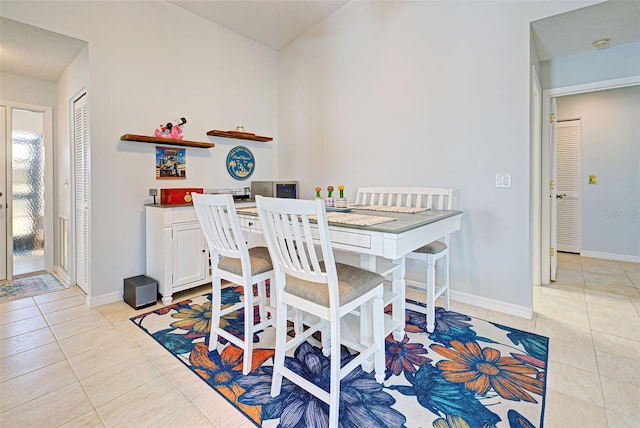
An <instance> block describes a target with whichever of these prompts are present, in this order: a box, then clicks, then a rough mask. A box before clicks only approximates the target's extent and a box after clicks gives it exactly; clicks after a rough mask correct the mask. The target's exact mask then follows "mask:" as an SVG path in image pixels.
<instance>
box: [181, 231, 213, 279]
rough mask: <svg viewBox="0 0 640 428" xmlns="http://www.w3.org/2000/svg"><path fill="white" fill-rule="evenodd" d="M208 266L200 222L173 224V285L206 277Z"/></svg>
mask: <svg viewBox="0 0 640 428" xmlns="http://www.w3.org/2000/svg"><path fill="white" fill-rule="evenodd" d="M208 268H209V266H208V263H207V250H206V244H205V240H204V236H203V235H202V231H201V230H200V224H198V223H197V222H195V223H182V224H178V225H175V226H173V286H174V287H178V286H181V285H184V284H188V283H190V282H194V281H199V280H201V279H204V278H205V277H206V276H207V270H208Z"/></svg>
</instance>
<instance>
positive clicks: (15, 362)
mask: <svg viewBox="0 0 640 428" xmlns="http://www.w3.org/2000/svg"><path fill="white" fill-rule="evenodd" d="M64 359H65V358H64V354H63V353H62V351H61V350H60V348H59V347H58V344H57V343H55V342H54V343H49V344H47V345H43V346H40V347H38V348H34V349H30V350H28V351H25V352H21V353H19V354H15V355H11V356H9V357H5V358H3V359H2V360H0V381H2V382H4V381H6V380H8V379H13V378H14V377H17V376H20V375H23V374H25V373H29V372H30V371H33V370H38V369H41V368H43V367H46V366H48V365H50V364H54V363H57V362H59V361H63V360H64Z"/></svg>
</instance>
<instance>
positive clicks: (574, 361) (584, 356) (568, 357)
mask: <svg viewBox="0 0 640 428" xmlns="http://www.w3.org/2000/svg"><path fill="white" fill-rule="evenodd" d="M549 360H550V361H557V362H559V363H562V364H566V365H568V366H571V367H576V368H579V369H583V370H587V371H590V372H592V373H598V364H597V363H596V355H595V352H594V350H593V347H591V346H588V347H586V346H577V345H575V344H573V343H569V342H565V341H563V340H560V339H553V340H550V341H549Z"/></svg>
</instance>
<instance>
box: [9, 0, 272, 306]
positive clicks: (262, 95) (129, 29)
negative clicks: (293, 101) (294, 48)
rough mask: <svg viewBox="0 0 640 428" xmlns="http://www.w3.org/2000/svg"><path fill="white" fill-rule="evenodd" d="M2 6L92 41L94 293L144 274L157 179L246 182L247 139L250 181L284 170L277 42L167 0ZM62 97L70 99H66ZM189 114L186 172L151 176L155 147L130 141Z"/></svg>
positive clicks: (114, 289)
mask: <svg viewBox="0 0 640 428" xmlns="http://www.w3.org/2000/svg"><path fill="white" fill-rule="evenodd" d="M2 15H3V16H6V17H8V18H10V19H14V20H16V21H20V22H24V23H27V24H30V25H35V26H39V27H42V28H45V29H47V30H50V31H56V32H59V33H62V34H66V35H69V36H72V37H76V38H78V39H81V40H86V41H87V42H88V43H89V83H88V86H89V91H90V92H89V115H90V130H91V134H90V140H91V141H90V145H91V146H90V152H91V164H90V171H91V195H90V216H91V220H90V222H91V226H90V242H91V248H90V297H91V299H92V302H93V303H101V302H105V301H109V300H112V299H114V298H121V296H122V283H123V282H122V281H123V278H126V277H130V276H135V275H139V274H142V273H144V272H145V228H144V204H145V203H149V202H150V201H151V198H150V197H149V196H148V189H149V188H162V187H207V188H216V187H243V186H244V185H245V182H238V181H235V180H233V179H232V178H231V177H230V176H229V174H228V173H227V172H226V169H225V159H226V155H227V153H228V151H229V150H230V149H231V148H232V147H234V146H236V145H240V144H242V145H245V146H247V147H249V148H250V149H251V150H252V151H253V153H254V155H255V157H256V171H255V173H254V174H253V176H252V178H253V179H261V178H263V177H269V178H272V177H274V176H275V175H276V173H277V149H278V134H277V131H278V129H277V117H278V114H277V96H278V94H277V62H276V61H277V57H276V53H275V51H273V50H272V49H269V48H266V47H264V46H261V45H259V44H257V43H256V42H254V41H252V40H250V39H248V38H245V37H243V36H240V35H238V34H237V33H234V32H232V31H230V30H228V29H225V28H223V27H221V26H218V25H216V24H213V23H211V22H210V21H207V20H204V19H202V18H199V17H197V16H195V15H193V14H191V13H190V12H188V11H185V10H184V9H181V8H179V7H176V6H174V5H171V4H169V3H166V2H144V1H141V2H56V1H43V2H14V1H3V4H2ZM61 102H62V101H61ZM182 116H184V117H186V118H187V120H188V123H187V124H186V125H185V126H184V128H183V130H184V138H185V139H188V140H196V141H212V142H215V143H216V147H214V148H211V149H198V148H187V161H186V164H187V179H186V180H180V181H176V180H156V179H155V145H153V144H144V143H136V142H122V141H120V136H121V135H123V134H126V133H133V134H143V135H152V134H153V130H154V129H155V128H156V127H157V126H158V125H160V124H161V123H163V122H168V121H170V120H173V119H175V118H177V117H182ZM239 123H242V124H243V125H244V126H245V129H246V130H247V131H248V132H255V133H257V134H260V135H269V136H273V137H274V141H272V142H269V143H252V142H245V141H244V140H241V141H237V140H231V139H222V138H209V137H207V136H206V132H207V131H208V130H211V129H223V130H227V129H233V128H234V127H235V125H237V124H239Z"/></svg>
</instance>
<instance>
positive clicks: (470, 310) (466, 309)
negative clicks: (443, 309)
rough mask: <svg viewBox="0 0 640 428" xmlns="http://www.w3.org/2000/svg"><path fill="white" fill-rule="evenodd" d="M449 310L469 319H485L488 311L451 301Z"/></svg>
mask: <svg viewBox="0 0 640 428" xmlns="http://www.w3.org/2000/svg"><path fill="white" fill-rule="evenodd" d="M450 308H451V310H452V311H454V312H458V313H461V314H465V315H469V316H470V317H474V318H480V319H485V317H486V316H487V313H488V312H489V310H488V309H485V308H480V307H478V306H473V305H468V304H466V303H462V302H455V301H453V300H452V301H451V303H450Z"/></svg>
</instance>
